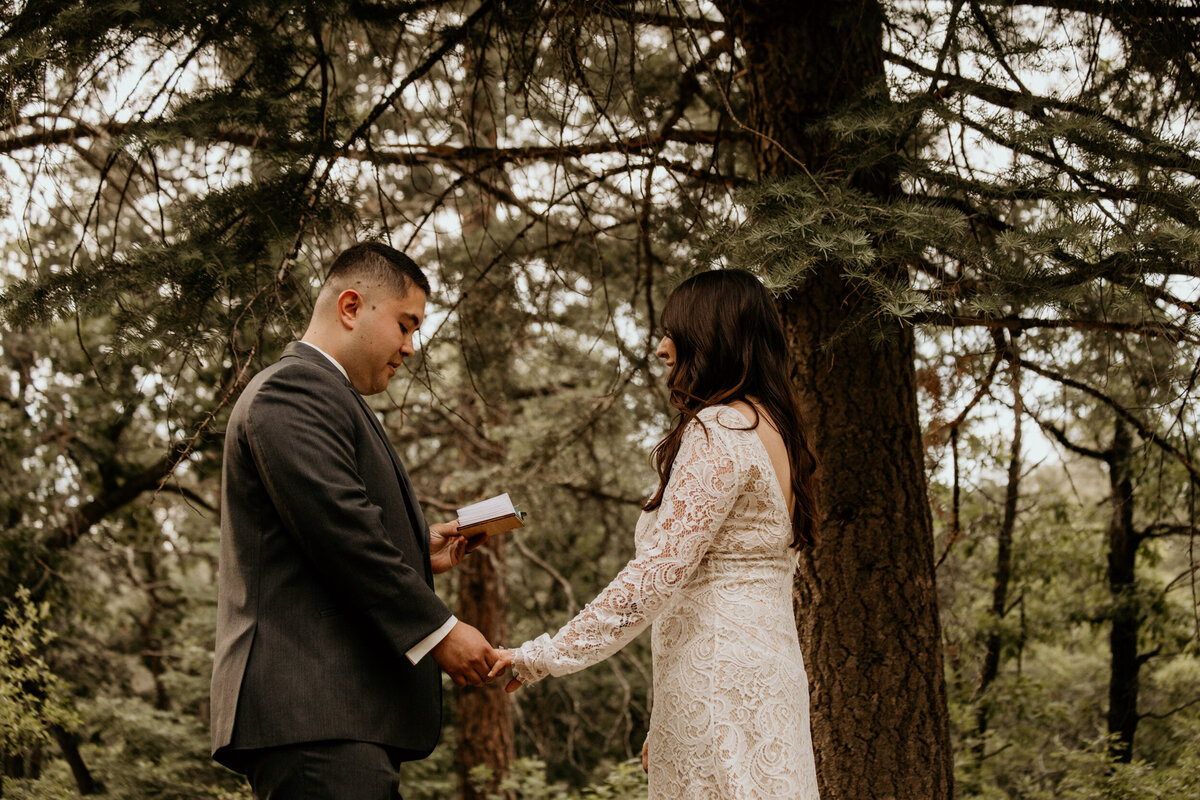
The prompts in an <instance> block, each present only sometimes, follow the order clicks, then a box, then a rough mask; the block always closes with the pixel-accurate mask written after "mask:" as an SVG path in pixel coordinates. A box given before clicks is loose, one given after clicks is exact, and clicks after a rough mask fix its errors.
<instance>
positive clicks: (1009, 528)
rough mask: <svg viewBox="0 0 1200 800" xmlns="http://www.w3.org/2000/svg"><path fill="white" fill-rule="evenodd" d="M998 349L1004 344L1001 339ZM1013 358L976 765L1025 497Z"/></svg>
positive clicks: (1017, 365) (978, 697)
mask: <svg viewBox="0 0 1200 800" xmlns="http://www.w3.org/2000/svg"><path fill="white" fill-rule="evenodd" d="M997 345H998V346H1001V347H1002V346H1003V341H1002V340H1001V339H1000V338H998V340H997ZM1009 347H1010V352H1011V353H1012V356H1013V358H1011V359H1009V364H1010V366H1009V369H1010V370H1011V371H1012V379H1011V385H1012V391H1013V435H1012V453H1011V454H1010V456H1009V460H1008V486H1007V488H1006V489H1005V491H1004V516H1003V517H1002V518H1001V520H1000V530H999V531H998V533H997V535H996V570H995V573H994V574H993V579H992V608H991V613H990V616H991V625H992V630H991V632H989V633H988V636H987V642H986V644H985V645H984V653H983V666H982V667H981V668H980V670H979V683H978V684H977V685H976V687H975V696H974V697H973V698H972V699H973V700H974V701H975V737H976V738H975V744H974V747H973V749H974V751H975V764H976V766H979V765H980V764H982V763H983V759H984V755H985V752H986V744H987V742H986V739H987V730H988V717H989V715H990V712H991V706H990V703H989V701H988V698H987V691H988V689H989V688H990V687H991V685H992V682H993V681H995V680H996V676H997V675H998V674H1000V656H1001V652H1002V650H1003V647H1004V636H1003V633H1002V632H1001V630H1000V625H1001V623H1002V622H1003V621H1004V617H1005V614H1007V613H1008V589H1009V584H1010V583H1011V581H1012V569H1013V558H1012V548H1013V529H1014V528H1015V527H1016V523H1017V500H1018V498H1019V497H1020V496H1021V492H1020V482H1021V422H1022V419H1021V418H1022V417H1023V416H1024V415H1025V408H1024V404H1023V403H1022V399H1021V362H1020V358H1019V355H1018V353H1017V350H1016V347H1017V344H1016V341H1015V340H1014V341H1012V342H1011V343H1010V344H1009Z"/></svg>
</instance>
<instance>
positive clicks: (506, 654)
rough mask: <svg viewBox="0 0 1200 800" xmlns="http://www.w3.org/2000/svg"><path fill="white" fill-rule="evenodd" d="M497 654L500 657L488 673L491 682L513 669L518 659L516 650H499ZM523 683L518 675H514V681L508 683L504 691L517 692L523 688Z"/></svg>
mask: <svg viewBox="0 0 1200 800" xmlns="http://www.w3.org/2000/svg"><path fill="white" fill-rule="evenodd" d="M496 652H497V653H498V654H499V656H500V657H499V658H497V659H496V661H495V663H493V664H492V669H491V671H490V672H488V677H487V679H488V680H489V681H490V680H492V679H493V678H495V677H496V676H497V675H499V674H501V673H502V672H504V670H506V669H508V668H509V667H511V666H512V665H513V661H515V660H516V657H517V651H516V650H506V649H504V648H498V649H497V650H496ZM523 683H524V681H523V680H521V679H520V678H518V677H517V676H516V675H513V677H512V680H510V681H509V682H508V685H507V686H505V687H504V691H506V692H515V691H516V690H517V689H520V688H521V684H523Z"/></svg>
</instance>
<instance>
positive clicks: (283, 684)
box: [212, 342, 450, 761]
mask: <svg viewBox="0 0 1200 800" xmlns="http://www.w3.org/2000/svg"><path fill="white" fill-rule="evenodd" d="M428 549H429V531H428V526H427V525H426V524H425V518H424V517H423V516H422V514H421V509H420V506H419V505H418V504H417V500H416V497H415V495H414V493H413V488H412V484H411V483H410V482H409V479H408V475H407V473H405V471H404V466H403V465H402V464H401V463H400V460H399V458H398V457H397V456H396V453H395V451H394V450H393V449H392V447H391V445H390V444H389V443H388V441H387V438H386V436H385V434H384V431H383V427H382V426H381V425H380V424H379V421H378V419H377V418H376V417H375V414H374V413H373V412H372V411H371V410H370V408H369V407H368V406H367V404H366V401H364V400H363V398H362V397H361V396H360V395H359V394H358V392H357V391H355V389H354V387H353V386H352V385H351V384H350V382H349V381H348V380H346V378H345V377H343V376H342V374H341V373H340V372H338V370H337V369H336V367H334V365H333V364H331V363H330V362H329V361H328V359H326V358H325V357H324V356H323V355H321V354H320V353H319V352H317V351H316V350H314V349H313V348H311V347H309V346H308V345H305V344H300V343H298V342H293V343H292V344H290V345H288V347H287V349H286V350H285V351H284V354H283V357H282V358H281V359H280V360H279V361H278V362H277V363H275V364H273V365H271V366H270V367H268V368H267V369H265V370H263V371H262V372H260V373H259V374H258V375H256V376H255V377H254V378H253V380H251V381H250V383H249V385H248V386H247V387H246V390H245V391H244V392H243V393H242V395H241V397H240V398H239V399H238V401H237V404H236V405H235V406H234V408H233V412H232V413H231V415H230V418H229V427H228V429H227V431H226V434H225V454H224V466H223V471H222V480H221V559H220V572H219V592H218V601H217V635H216V654H215V658H214V663H213V677H212V747H213V755H214V757H215V758H217V760H219V761H220V760H224V759H223V756H227V755H228V754H229V751H230V750H234V749H247V748H258V747H270V746H274V745H281V744H292V743H297V742H309V741H320V740H326V739H352V740H356V741H368V742H378V743H381V744H386V745H391V746H393V747H397V748H401V749H402V750H404V751H406V753H405V755H407V756H408V757H409V758H421V757H424V756H425V755H428V753H429V752H430V751H431V750H432V749H433V747H434V745H436V744H437V740H438V736H439V733H440V731H441V697H442V695H441V674H440V671H439V669H438V666H437V664H436V663H435V662H434V661H433V658H432V657H431V656H426V657H425V658H423V659H422V660H421V661H420V663H418V664H416V665H415V666H414V665H413V664H411V663H409V661H408V659H407V658H406V657H405V655H404V654H405V653H406V652H407V651H408V650H409V649H410V648H411V647H412V646H413V645H415V644H416V643H418V642H419V641H421V639H423V638H425V637H426V636H428V635H429V634H430V633H432V632H433V631H434V630H436V629H437V628H438V627H440V626H441V625H442V624H443V623H444V622H445V621H446V620H447V619H449V617H450V611H449V609H447V608H446V606H445V604H444V603H443V602H442V601H441V600H440V599H439V598H438V596H437V595H436V594H435V593H434V591H433V573H432V570H431V569H430V565H429V552H428Z"/></svg>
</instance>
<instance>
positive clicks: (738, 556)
mask: <svg viewBox="0 0 1200 800" xmlns="http://www.w3.org/2000/svg"><path fill="white" fill-rule="evenodd" d="M662 323H663V327H664V329H665V330H666V336H664V337H663V339H662V341H661V342H660V343H659V345H658V350H657V354H658V356H659V357H660V358H662V359H663V360H665V361H666V364H667V367H668V368H669V370H670V372H669V374H668V376H667V386H668V389H669V390H670V401H671V405H672V406H674V407H675V408H676V409H678V410H679V412H680V413H679V417H678V420H677V421H676V423H675V425H674V427H673V428H672V429H671V431H670V433H668V434H667V436H666V437H665V438H664V439H663V440H662V441H661V442H659V444H658V446H657V447H656V448H655V450H654V455H653V462H654V465H655V467H656V468H657V470H658V475H659V483H658V488H657V491H656V492H655V493H654V496H653V497H652V498H650V500H649V501H648V502H647V503H646V505H645V506H644V509H645V510H644V513H643V514H642V516H641V519H639V520H638V524H637V528H636V530H635V534H634V537H635V543H636V546H637V552H636V555H635V556H634V558H633V560H631V561H630V562H629V563H628V564H627V565H626V566H625V568H624V569H622V570H621V572H620V573H619V574H618V575H617V577H616V578H614V579H613V581H612V582H611V583H610V584H609V585H608V587H607V588H605V589H604V591H603V592H601V593H600V595H599V596H598V597H597V598H596V599H595V600H593V601H592V602H591V603H589V604H588V605H587V607H585V608H584V609H583V610H582V611H580V612H579V614H578V615H577V616H576V617H575V618H574V619H572V620H571V621H570V622H568V623H567V624H566V625H565V626H564V627H563V628H562V629H561V630H560V631H559V632H558V633H557V634H555V635H554V637H553V638H551V637H549V636H547V635H545V634H543V635H542V636H539V637H538V638H537V639H535V640H533V641H529V642H526V643H525V644H523V645H521V646H520V647H519V648H517V649H515V650H502V651H500V660H499V661H497V662H496V665H495V666H494V667H493V669H492V672H491V675H490V676H489V678H490V677H494V676H496V675H499V674H500V673H502V672H503V671H504V670H505V669H507V668H508V667H509V666H510V665H511V666H512V669H513V672H514V674H515V676H516V677H514V678H513V679H512V680H511V681H510V682H509V684H508V687H507V688H508V690H509V691H513V690H515V689H516V688H518V687H519V686H520V685H521V684H522V683H530V682H533V681H537V680H540V679H542V678H545V677H547V676H550V675H554V676H559V675H566V674H568V673H571V672H576V671H578V670H581V669H584V668H585V667H589V666H591V665H593V664H596V663H598V662H600V661H602V660H604V659H605V658H608V657H609V656H611V655H612V654H613V653H615V652H616V651H618V650H620V649H621V648H622V647H624V646H625V645H626V644H627V643H629V642H630V641H631V640H632V639H633V638H634V637H636V636H637V635H638V634H639V633H641V632H642V631H643V630H645V629H646V627H647V626H648V625H650V624H651V622H653V633H652V638H651V647H652V651H653V657H654V700H655V702H654V710H653V713H652V715H651V720H650V733H649V736H648V737H647V739H646V745H645V747H644V748H643V751H642V764H643V766H645V767H646V768H647V772H648V773H649V785H650V798H651V800H654V799H655V798H658V799H659V800H685V799H694V800H701V799H703V800H712V798H723V799H724V800H741V799H743V798H745V800H749V799H750V798H762V799H763V800H767V799H768V798H769V799H770V800H817V796H818V795H817V778H816V769H815V765H814V762H813V751H812V739H811V735H810V733H809V723H808V679H807V676H806V674H805V671H804V662H803V659H802V658H801V655H800V645H799V642H798V640H797V637H796V625H795V620H794V618H793V611H792V578H793V573H794V572H795V568H796V553H797V550H798V549H799V548H801V547H803V546H805V545H809V544H811V543H812V541H813V536H814V533H815V528H816V523H817V509H816V500H815V496H814V491H815V486H814V479H813V471H814V469H815V466H816V464H815V459H814V457H813V454H812V451H811V450H810V448H809V446H808V442H807V440H806V437H805V434H804V429H803V423H802V420H801V418H800V412H799V409H798V407H797V405H796V401H795V398H794V397H793V395H792V392H791V388H790V386H789V384H788V375H789V373H790V370H789V367H788V359H787V349H786V346H785V343H784V336H783V329H782V325H781V323H780V318H779V314H778V312H777V311H776V309H775V305H774V303H773V302H772V299H771V296H770V294H769V293H768V292H767V290H766V289H765V288H764V287H763V285H762V284H761V283H760V282H759V281H758V279H757V278H755V277H754V276H753V275H751V274H750V273H748V272H743V271H740V270H714V271H711V272H703V273H700V274H698V275H695V276H693V277H692V278H690V279H688V280H686V281H684V282H683V283H682V284H680V285H679V286H678V287H677V288H676V289H675V291H673V292H672V293H671V296H670V297H669V298H668V299H667V303H666V305H665V307H664V308H663V313H662Z"/></svg>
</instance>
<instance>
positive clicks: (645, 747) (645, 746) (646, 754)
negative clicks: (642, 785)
mask: <svg viewBox="0 0 1200 800" xmlns="http://www.w3.org/2000/svg"><path fill="white" fill-rule="evenodd" d="M642 772H645V773H647V774H649V772H650V737H649V736H647V737H646V741H644V742H642Z"/></svg>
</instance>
